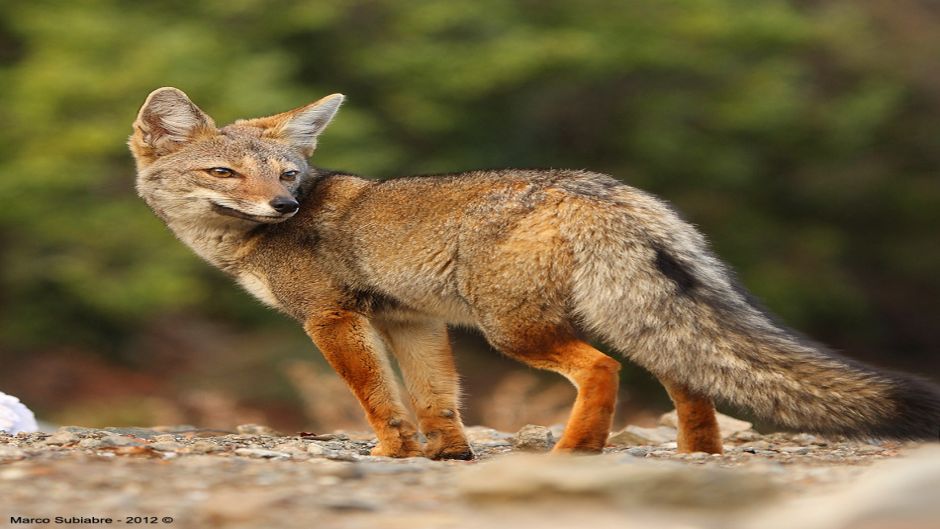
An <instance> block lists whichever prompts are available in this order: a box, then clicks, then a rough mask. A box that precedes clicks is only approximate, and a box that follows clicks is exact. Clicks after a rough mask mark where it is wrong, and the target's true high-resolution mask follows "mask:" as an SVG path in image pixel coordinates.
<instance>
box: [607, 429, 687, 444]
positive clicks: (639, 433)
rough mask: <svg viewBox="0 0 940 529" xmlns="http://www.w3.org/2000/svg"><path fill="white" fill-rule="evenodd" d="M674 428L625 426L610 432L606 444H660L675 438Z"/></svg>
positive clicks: (672, 440)
mask: <svg viewBox="0 0 940 529" xmlns="http://www.w3.org/2000/svg"><path fill="white" fill-rule="evenodd" d="M676 434H677V432H676V429H675V428H670V427H668V426H659V427H657V428H643V427H641V426H633V425H630V426H627V427H626V428H624V429H623V430H620V431H619V432H616V433H612V434H610V437H608V438H607V445H608V446H636V445H654V446H655V445H660V444H662V443H669V442H674V441H675V440H676Z"/></svg>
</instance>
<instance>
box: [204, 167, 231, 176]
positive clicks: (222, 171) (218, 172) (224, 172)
mask: <svg viewBox="0 0 940 529" xmlns="http://www.w3.org/2000/svg"><path fill="white" fill-rule="evenodd" d="M206 172H207V173H209V174H211V175H212V176H217V177H219V178H231V177H233V176H235V171H233V170H231V169H229V168H228V167H213V168H212V169H206Z"/></svg>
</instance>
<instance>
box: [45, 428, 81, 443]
mask: <svg viewBox="0 0 940 529" xmlns="http://www.w3.org/2000/svg"><path fill="white" fill-rule="evenodd" d="M79 439H80V438H79V437H78V436H77V435H75V434H74V433H73V432H70V431H68V430H59V431H58V432H56V433H54V434H52V435H51V436H49V437H48V438H47V439H46V440H45V441H43V442H42V443H43V444H45V445H51V446H62V445H67V444H72V443H77V442H78V441H79Z"/></svg>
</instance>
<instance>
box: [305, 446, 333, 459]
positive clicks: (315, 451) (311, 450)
mask: <svg viewBox="0 0 940 529" xmlns="http://www.w3.org/2000/svg"><path fill="white" fill-rule="evenodd" d="M329 452H330V451H329V450H327V449H326V448H323V446H322V445H320V444H319V443H309V444H308V445H307V453H308V454H310V455H312V456H325V455H326V454H328V453H329Z"/></svg>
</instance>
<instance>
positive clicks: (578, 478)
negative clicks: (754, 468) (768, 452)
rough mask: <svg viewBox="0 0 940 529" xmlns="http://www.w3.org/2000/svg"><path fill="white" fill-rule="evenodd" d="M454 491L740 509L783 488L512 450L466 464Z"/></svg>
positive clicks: (713, 474) (476, 498)
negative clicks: (497, 456)
mask: <svg viewBox="0 0 940 529" xmlns="http://www.w3.org/2000/svg"><path fill="white" fill-rule="evenodd" d="M458 490H459V492H460V493H461V494H462V495H463V496H464V497H466V498H467V499H468V500H469V501H471V502H474V503H479V504H490V505H497V504H498V505H505V504H516V505H527V507H528V506H530V505H531V503H534V502H540V501H541V502H546V503H554V504H558V502H560V501H565V500H577V499H582V498H590V499H591V500H593V501H599V502H604V503H609V504H611V505H614V506H617V507H619V508H634V507H641V508H646V507H661V508H673V507H684V508H705V509H708V508H715V506H716V505H721V508H722V509H736V508H740V509H744V508H750V507H753V506H754V505H755V504H759V503H761V502H763V501H768V500H770V499H771V498H775V497H776V496H777V495H778V493H779V492H780V491H781V487H780V486H779V485H777V484H776V483H774V482H773V481H772V480H770V479H768V478H767V477H765V476H761V475H759V474H756V473H752V472H746V471H740V470H734V471H733V470H727V469H720V468H712V467H706V466H689V465H687V464H682V463H677V462H672V461H651V460H647V459H636V458H624V457H622V456H617V455H615V454H606V455H598V456H593V457H590V458H585V457H578V456H563V455H559V456H557V457H551V458H546V457H542V456H538V455H534V454H511V455H507V456H504V457H501V458H499V460H495V461H484V462H482V463H480V464H478V465H474V466H470V467H464V469H462V472H460V473H459V474H458Z"/></svg>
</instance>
